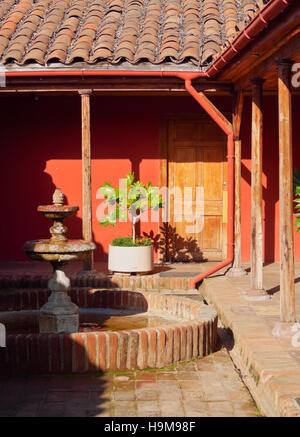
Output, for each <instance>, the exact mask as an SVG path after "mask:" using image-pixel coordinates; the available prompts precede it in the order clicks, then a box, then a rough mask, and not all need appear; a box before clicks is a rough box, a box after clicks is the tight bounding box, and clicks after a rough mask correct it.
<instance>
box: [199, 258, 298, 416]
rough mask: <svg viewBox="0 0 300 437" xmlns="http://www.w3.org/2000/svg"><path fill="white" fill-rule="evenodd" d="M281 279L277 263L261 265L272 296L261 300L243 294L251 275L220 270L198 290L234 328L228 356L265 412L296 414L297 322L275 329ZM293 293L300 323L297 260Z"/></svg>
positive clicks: (248, 286)
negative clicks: (233, 275) (228, 275)
mask: <svg viewBox="0 0 300 437" xmlns="http://www.w3.org/2000/svg"><path fill="white" fill-rule="evenodd" d="M244 267H247V266H244ZM279 279H280V278H279V264H278V263H273V264H269V265H266V266H265V267H264V288H265V289H266V291H267V293H268V294H269V296H270V299H268V300H264V301H259V300H257V301H255V300H249V298H248V297H247V294H245V291H246V290H247V289H249V288H250V275H248V276H244V277H240V278H229V277H227V276H224V275H223V274H222V272H221V273H220V272H219V273H218V274H216V275H214V277H211V278H209V279H206V280H205V281H204V283H203V285H202V287H201V288H200V291H201V293H202V294H203V295H204V297H205V299H206V300H207V301H208V302H209V303H210V304H212V305H213V306H214V307H215V309H216V310H217V312H218V315H219V317H220V319H221V321H222V323H223V324H224V325H225V327H227V328H229V329H230V330H231V331H232V334H233V337H234V342H232V345H231V347H230V348H229V349H231V350H230V355H231V357H232V359H233V360H234V362H235V364H236V366H237V367H238V368H239V369H240V370H241V372H242V376H243V380H244V381H245V382H246V383H247V385H248V387H249V389H250V391H251V393H252V395H253V397H254V398H255V400H256V402H257V405H258V406H259V407H260V409H261V411H262V412H263V414H264V415H267V416H297V417H300V325H294V327H293V328H294V331H292V330H291V329H290V328H289V327H288V326H281V330H280V331H278V330H277V328H278V327H279V322H280V292H279V288H280V287H279ZM295 295H296V314H297V321H298V323H299V322H300V263H296V264H295ZM279 332H280V335H278V333H279Z"/></svg>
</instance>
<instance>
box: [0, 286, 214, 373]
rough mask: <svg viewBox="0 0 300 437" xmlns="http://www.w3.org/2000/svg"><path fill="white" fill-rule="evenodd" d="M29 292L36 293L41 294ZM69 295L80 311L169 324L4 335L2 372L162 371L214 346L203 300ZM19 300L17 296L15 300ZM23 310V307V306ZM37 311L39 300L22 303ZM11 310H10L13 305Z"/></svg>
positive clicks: (120, 294)
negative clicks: (123, 314)
mask: <svg viewBox="0 0 300 437" xmlns="http://www.w3.org/2000/svg"><path fill="white" fill-rule="evenodd" d="M29 293H30V294H36V295H37V294H38V293H39V291H37V290H33V291H30V292H29ZM26 294H28V292H26ZM69 295H70V297H71V299H72V302H73V303H75V304H77V305H79V306H80V307H81V309H80V311H81V312H82V311H83V309H85V308H99V307H101V308H102V310H103V311H104V310H105V309H107V314H109V313H111V311H112V310H113V311H116V310H122V311H130V312H131V313H133V314H137V315H140V316H142V317H147V314H148V316H149V315H150V316H151V315H152V314H154V315H155V316H156V317H160V318H166V319H168V322H167V323H165V322H163V321H162V322H161V324H159V326H157V325H156V326H150V327H144V328H137V329H121V330H108V331H99V330H98V331H97V330H95V331H93V330H92V327H91V326H90V327H89V330H88V331H89V332H77V333H72V334H67V333H59V334H58V333H54V334H39V333H21V331H22V330H21V329H20V333H13V334H9V335H7V347H6V348H0V370H1V372H2V373H4V374H19V373H26V374H30V373H31V374H32V373H45V374H48V373H85V372H101V371H107V370H110V371H126V370H135V369H146V368H161V367H165V366H169V365H172V364H174V363H178V362H181V361H188V360H192V359H194V358H198V357H203V356H205V355H207V354H209V353H210V352H212V351H214V350H215V348H216V341H217V313H216V311H215V310H214V309H213V308H212V307H210V306H208V305H205V304H204V303H202V302H196V301H192V300H189V299H186V298H183V297H180V296H173V295H164V294H160V293H155V292H144V291H139V292H132V291H124V290H122V291H121V290H91V289H83V288H81V289H73V290H70V291H69ZM20 296H22V295H21V294H20V293H19V298H18V299H20ZM21 298H22V297H21ZM30 302H32V303H33V305H30ZM19 303H20V302H19ZM21 307H23V308H25V305H23V306H21ZM39 307H40V303H39V300H38V297H37V296H35V298H33V297H32V296H31V297H30V298H29V300H27V301H26V309H27V310H37V309H39ZM3 309H4V308H3ZM7 309H8V308H7ZM10 309H11V310H14V308H13V307H12V306H11V307H10ZM21 312H22V311H21ZM24 312H25V311H24ZM2 314H4V313H2ZM5 314H7V313H5ZM21 316H22V317H23V315H21V314H20V313H19V317H21ZM13 317H14V316H11V321H10V324H11V323H12V319H13ZM31 317H32V311H31ZM33 317H34V316H33ZM6 320H7V319H6ZM16 320H17V318H16ZM0 322H1V313H0ZM3 322H4V323H5V320H3Z"/></svg>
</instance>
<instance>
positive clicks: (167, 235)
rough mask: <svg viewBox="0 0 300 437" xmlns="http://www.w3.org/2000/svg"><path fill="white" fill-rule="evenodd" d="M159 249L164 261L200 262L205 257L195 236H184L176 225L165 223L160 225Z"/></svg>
mask: <svg viewBox="0 0 300 437" xmlns="http://www.w3.org/2000/svg"><path fill="white" fill-rule="evenodd" d="M158 250H159V254H160V256H161V258H162V259H163V261H169V262H199V261H202V262H204V261H207V259H206V258H203V253H202V252H201V250H200V247H199V244H198V241H197V240H196V239H195V238H193V237H188V238H184V237H182V236H181V235H179V234H178V233H177V231H176V227H175V226H171V225H170V224H168V223H164V224H163V225H162V226H161V227H160V238H159V242H158Z"/></svg>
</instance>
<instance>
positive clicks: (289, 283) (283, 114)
mask: <svg viewBox="0 0 300 437" xmlns="http://www.w3.org/2000/svg"><path fill="white" fill-rule="evenodd" d="M290 71H291V61H288V60H282V61H280V62H279V63H278V110H279V210H280V219H279V220H280V223H279V232H280V321H281V322H283V323H294V322H295V320H296V312H295V285H294V275H295V273H294V268H295V266H294V233H293V176H292V172H293V162H292V161H293V160H292V108H291V106H292V105H291V91H290Z"/></svg>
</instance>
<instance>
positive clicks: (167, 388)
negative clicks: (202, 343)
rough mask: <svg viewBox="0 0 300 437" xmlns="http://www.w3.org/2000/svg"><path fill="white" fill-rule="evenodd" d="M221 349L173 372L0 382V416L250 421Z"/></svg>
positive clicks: (252, 411) (243, 392) (248, 402)
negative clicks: (194, 418)
mask: <svg viewBox="0 0 300 437" xmlns="http://www.w3.org/2000/svg"><path fill="white" fill-rule="evenodd" d="M258 415H259V413H258V410H257V409H256V407H255V405H254V403H253V401H252V398H251V396H250V394H249V392H248V390H247V389H246V387H245V385H244V384H243V383H242V381H241V379H240V377H239V374H238V373H237V371H236V370H235V368H234V366H233V364H232V362H231V360H230V358H229V356H228V353H227V351H226V349H221V350H220V351H218V352H216V353H214V354H212V355H209V356H208V357H206V358H204V359H202V360H198V361H195V362H190V363H187V364H180V365H178V366H176V368H172V369H169V370H157V371H150V370H149V371H136V372H129V373H115V374H107V375H66V376H62V375H60V376H30V377H15V378H8V379H5V380H4V379H0V416H1V417H7V416H13V417H25V416H26V417H46V416H47V417H217V416H225V417H228V416H229V417H256V416H258Z"/></svg>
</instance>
